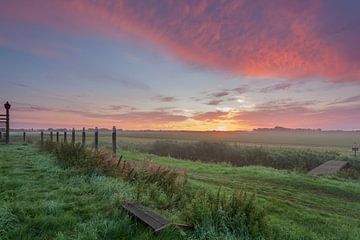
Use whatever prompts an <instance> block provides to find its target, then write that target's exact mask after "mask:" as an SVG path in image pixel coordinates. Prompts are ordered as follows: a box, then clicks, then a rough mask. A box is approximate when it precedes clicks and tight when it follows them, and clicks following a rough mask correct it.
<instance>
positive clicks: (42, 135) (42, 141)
mask: <svg viewBox="0 0 360 240" xmlns="http://www.w3.org/2000/svg"><path fill="white" fill-rule="evenodd" d="M40 142H41V144H43V143H44V132H43V131H41V132H40Z"/></svg>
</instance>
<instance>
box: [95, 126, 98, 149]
mask: <svg viewBox="0 0 360 240" xmlns="http://www.w3.org/2000/svg"><path fill="white" fill-rule="evenodd" d="M98 146H99V129H98V128H97V127H96V128H95V150H97V149H98Z"/></svg>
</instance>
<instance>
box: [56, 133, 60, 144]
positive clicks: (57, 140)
mask: <svg viewBox="0 0 360 240" xmlns="http://www.w3.org/2000/svg"><path fill="white" fill-rule="evenodd" d="M56 143H59V132H58V131H57V132H56Z"/></svg>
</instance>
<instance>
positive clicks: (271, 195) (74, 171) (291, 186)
mask: <svg viewBox="0 0 360 240" xmlns="http://www.w3.org/2000/svg"><path fill="white" fill-rule="evenodd" d="M90 134H91V133H89V134H88V135H89V136H91V135H90ZM261 134H262V135H260V133H254V135H251V134H250V133H228V134H227V133H211V132H208V133H201V134H197V133H190V132H176V133H175V132H144V133H143V134H141V133H139V132H118V136H119V140H118V147H119V151H118V156H120V155H122V156H123V159H125V160H126V161H127V162H128V163H130V162H132V163H136V164H137V163H139V164H145V165H146V164H149V163H150V164H155V166H164V167H167V168H169V169H174V171H176V172H180V173H185V175H186V179H187V180H186V188H185V187H181V188H175V189H176V191H174V190H173V189H172V188H168V187H162V186H171V185H172V184H171V183H172V180H171V178H167V177H165V178H166V179H167V180H166V181H170V184H169V182H165V184H164V182H163V181H164V180H162V179H161V178H156V177H155V178H154V177H153V176H152V177H151V178H146V177H141V176H143V175H142V174H138V176H140V177H137V178H136V179H135V178H133V177H131V178H129V176H130V175H129V172H126V174H121V173H117V172H114V171H113V170H111V169H112V168H111V167H110V168H105V170H104V167H100V170H96V171H91V172H89V171H88V170H86V171H84V167H83V166H80V165H79V164H80V163H81V161H78V160H76V161H73V163H72V165H71V164H70V165H69V166H64V165H61V164H60V165H59V156H58V155H56V154H55V156H54V154H49V153H48V152H47V151H45V152H44V151H39V149H38V148H36V147H34V145H33V144H29V145H27V144H25V145H19V144H14V145H11V146H3V145H2V146H0V152H1V153H0V160H1V161H0V163H1V166H0V167H1V168H0V169H1V172H2V174H1V177H0V182H1V186H3V187H2V189H1V193H0V196H1V197H0V201H2V204H1V206H3V207H2V208H1V211H0V219H1V220H0V221H1V222H0V224H1V229H5V230H2V231H0V236H2V237H3V238H4V239H13V238H16V237H15V236H18V235H19V234H20V235H21V234H22V235H21V236H23V238H22V239H31V236H33V237H34V236H37V235H38V234H40V236H43V237H42V238H54V239H115V238H116V239H119V238H120V239H153V238H154V239H360V224H359V220H358V219H360V182H359V178H358V175H356V174H355V176H354V175H349V174H348V173H347V172H345V173H340V174H336V175H331V176H326V177H310V176H307V175H306V171H307V170H308V169H307V168H306V167H304V166H307V165H303V163H306V162H308V164H309V163H310V164H314V166H315V165H319V164H321V162H323V161H326V160H331V158H339V159H342V160H348V161H353V162H355V163H358V159H356V158H354V157H352V152H351V146H352V143H353V142H354V141H356V138H357V137H358V133H356V132H351V133H349V132H331V133H318V132H317V133H311V134H310V133H294V135H292V134H290V135H289V133H288V134H287V135H286V134H285V133H278V134H275V135H273V136H272V139H268V138H266V134H270V133H267V132H266V133H261ZM264 134H265V135H264ZM314 134H317V135H316V136H315V139H317V140H319V139H323V138H324V139H327V140H326V141H323V142H318V143H317V144H315V142H316V141H315V140H314V139H313V137H314ZM327 134H330V135H331V136H332V137H329V136H328V135H327ZM78 135H79V134H78ZM79 136H80V135H79ZM245 136H247V138H245ZM326 136H328V138H326ZM38 137H39V135H38V133H32V134H29V135H28V141H29V142H33V143H35V142H37V141H38ZM13 139H15V140H16V136H15V137H14V138H13ZM251 139H252V141H251ZM301 139H303V140H301ZM310 139H312V140H310ZM18 140H20V136H18ZM164 140H166V141H164ZM204 140H207V142H204ZM261 140H263V142H260V141H261ZM270 140H271V141H270ZM241 141H244V142H241ZM296 141H299V144H298V145H296V146H295V145H292V144H291V143H292V142H296ZM224 142H225V143H227V144H226V145H225V146H224V145H223V144H224ZM240 143H241V144H240ZM159 144H160V145H159ZM164 144H165V145H164ZM166 144H170V146H171V147H172V148H170V147H169V145H166ZM201 144H202V145H204V144H209V146H210V148H205V149H207V151H205V152H206V153H208V152H209V149H210V150H211V149H213V150H216V151H218V149H219V144H220V148H221V149H223V150H224V151H223V152H221V151H220V152H219V151H218V152H219V156H221V155H223V154H224V153H226V152H229V151H234V153H236V154H240V155H236V157H235V158H234V159H236V158H239V156H240V158H242V157H241V156H243V155H241V154H243V153H244V152H245V153H247V154H248V156H250V157H249V159H259V162H258V164H257V165H258V166H252V164H251V163H250V164H248V163H247V164H242V163H243V162H239V163H240V164H237V162H232V161H230V160H231V159H230V158H231V155H225V157H223V159H220V160H218V159H219V157H218V156H215V160H214V159H213V160H211V161H210V160H209V159H206V158H207V157H209V156H211V157H214V152H211V151H210V154H205V155H204V157H205V158H199V156H200V155H199V156H198V155H197V154H198V152H197V151H195V152H194V146H202V145H201ZM100 145H101V146H103V147H104V148H105V150H104V151H106V148H109V147H110V146H111V139H110V135H109V133H108V132H102V133H101V134H100ZM349 145H350V146H349ZM154 146H155V147H156V146H158V147H159V146H160V148H159V149H160V150H164V149H166V151H165V152H164V153H160V152H152V153H151V151H153V150H154V149H156V148H154ZM206 146H207V145H206ZM209 146H207V147H209ZM88 147H89V149H91V147H92V142H91V138H89V139H88ZM179 147H180V148H179ZM189 147H190V148H191V149H192V151H189ZM179 149H180V150H181V151H180V152H183V154H182V155H181V156H177V155H176V154H175V155H174V156H175V157H176V158H174V157H172V155H173V153H174V151H175V152H176V151H178V150H179ZM195 149H200V150H203V148H201V147H200V148H199V147H197V148H195ZM234 149H235V150H234ZM239 149H240V150H239ZM254 149H255V151H254ZM259 149H260V150H259ZM50 151H53V150H50ZM187 151H189V152H187ZM216 151H215V153H216ZM259 151H260V154H259ZM154 153H156V154H154ZM189 153H190V155H186V154H189ZM194 154H195V155H196V157H194V158H191V156H194ZM159 155H162V156H159ZM215 155H216V154H215ZM56 156H57V157H56ZM263 156H266V158H264V157H263ZM299 156H300V157H299ZM60 158H61V159H65V161H66V162H67V163H69V161H68V159H69V157H60ZM84 159H87V160H86V161H83V162H84V164H85V163H89V162H91V161H89V159H88V158H84ZM229 159H230V160H229ZM263 159H267V161H268V160H269V159H270V160H275V161H276V160H277V162H281V163H286V164H285V165H284V166H283V167H281V166H280V167H276V166H275V167H274V166H273V165H272V164H273V163H271V164H269V165H267V167H265V166H261V165H264V164H263V162H262V161H263ZM278 159H280V160H278ZM293 159H295V160H296V161H295V162H297V164H295V165H294V164H293V162H292V160H293ZM191 160H192V161H191ZM302 160H303V161H302ZM298 163H300V165H298ZM76 165H79V166H76ZM97 165H98V163H97ZM125 165H126V164H125ZM84 166H86V169H89V166H88V165H87V164H85V165H84ZM311 167H313V166H311ZM95 168H96V169H97V168H98V166H95ZM90 169H92V168H91V166H90ZM101 169H102V170H101ZM124 175H125V177H124ZM163 176H165V175H163ZM147 179H157V180H156V181H152V182H151V181H150V183H147V182H149V181H148V180H147ZM169 179H170V180H169ZM184 186H185V185H184ZM30 189H31V190H30ZM169 189H170V190H169ZM30 191H31V194H30ZM238 191H240V192H244V193H248V194H249V196H252V194H255V195H256V197H255V200H253V201H251V206H252V207H251V209H254V211H253V212H251V214H250V215H251V216H256V217H254V218H255V219H257V220H256V221H255V223H254V222H252V221H250V222H252V223H251V224H248V225H246V224H245V226H246V228H245V229H244V228H242V227H241V228H240V229H238V228H237V227H238V226H241V225H242V224H243V225H244V222H248V220H243V219H237V218H236V217H235V216H233V215H231V216H230V215H226V214H225V213H224V212H221V211H220V212H212V211H210V212H209V213H208V212H207V211H206V209H213V207H211V206H213V202H221V201H223V202H226V201H227V200H226V199H227V198H226V199H225V200H224V199H223V200H221V197H219V193H220V195H221V196H229V197H230V199H231V196H234V194H235V193H236V192H238ZM204 194H205V195H204ZM206 194H210V195H209V196H207V195H206ZM124 199H137V200H138V201H140V202H142V203H143V204H145V205H147V206H150V207H152V208H153V209H156V210H157V211H158V212H160V213H162V214H164V215H165V216H167V217H168V218H170V219H171V220H173V221H175V222H190V223H192V224H193V225H194V226H195V228H194V229H192V230H178V229H169V230H167V231H165V232H164V233H162V234H160V235H153V234H151V232H150V231H149V230H148V229H147V228H146V227H144V226H143V225H142V224H140V223H138V222H137V221H135V220H134V219H133V218H131V217H129V216H128V215H127V214H126V213H125V212H123V211H122V210H121V208H120V203H121V201H122V200H124ZM194 199H200V200H201V201H200V202H201V204H200V203H199V201H198V202H197V201H195V200H194ZM246 201H247V200H246ZM246 201H245V202H246ZM202 202H205V203H202ZM243 202H244V200H241V198H240V200H239V204H240V205H241V204H243ZM206 204H207V205H206ZM247 204H250V202H248V203H247ZM43 205H44V206H43ZM45 205H46V206H47V207H46V206H45ZM48 205H50V206H48ZM225 205H226V204H225ZM240 205H239V206H240ZM229 206H231V204H230V205H229ZM49 208H50V210H49ZM220 208H221V207H220ZM189 209H190V210H191V211H189ZM223 209H228V210H227V211H228V212H231V211H232V210H231V208H223ZM229 209H230V210H229ZM240 209H241V208H240ZM197 210H198V211H197ZM244 211H245V210H244ZM189 212H195V213H197V214H196V215H194V214H193V215H191V214H189ZM245 212H246V211H245ZM205 213H206V214H205ZM59 214H61V215H62V216H64V217H59ZM224 214H225V215H224ZM198 216H200V217H198ZM214 216H218V217H216V218H214ZM64 218H65V219H64ZM217 218H219V219H222V220H221V221H220V222H217V221H216V220H215V219H217ZM250 218H252V217H250ZM49 219H50V220H49ZM245 219H248V218H245ZM234 221H235V222H237V224H235V225H234V224H233V222H234ZM239 222H240V223H242V224H238V223H239ZM263 222H265V223H266V224H265V225H266V226H262V225H263ZM65 225H66V227H65ZM234 226H236V227H234ZM254 226H256V227H254ZM258 226H262V227H261V228H259V227H258ZM90 228H91V229H92V230H91V231H90V230H89V229H90ZM251 228H254V229H257V230H256V232H263V233H262V234H260V235H256V234H255V235H254V234H252V233H251V231H250V229H251ZM27 236H29V237H27Z"/></svg>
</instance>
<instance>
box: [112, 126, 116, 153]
mask: <svg viewBox="0 0 360 240" xmlns="http://www.w3.org/2000/svg"><path fill="white" fill-rule="evenodd" d="M112 150H113V156H116V127H115V126H113V128H112Z"/></svg>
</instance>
